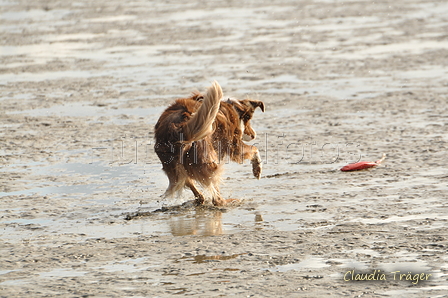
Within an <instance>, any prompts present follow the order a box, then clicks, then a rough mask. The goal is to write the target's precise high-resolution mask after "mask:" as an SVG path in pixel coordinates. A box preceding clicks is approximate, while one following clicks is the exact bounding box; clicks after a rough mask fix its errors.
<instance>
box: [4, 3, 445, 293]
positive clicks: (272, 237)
mask: <svg viewBox="0 0 448 298" xmlns="http://www.w3.org/2000/svg"><path fill="white" fill-rule="evenodd" d="M175 2H176V1H175ZM178 2H179V1H178ZM278 2H279V3H274V2H272V3H255V2H254V3H249V2H247V3H246V2H244V3H243V2H241V3H237V2H235V3H233V2H232V3H230V2H229V3H226V4H224V3H223V4H222V5H221V4H219V5H220V6H217V5H218V4H216V3H208V4H204V5H205V6H197V5H196V4H194V3H182V1H180V2H179V3H170V4H166V3H159V2H157V3H152V2H151V1H149V2H148V1H133V2H129V3H119V5H118V4H117V5H115V4H116V3H115V2H114V1H112V2H110V3H106V2H101V1H100V2H95V3H83V1H80V2H76V3H72V4H67V3H68V2H67V3H64V2H61V3H58V4H57V8H54V7H51V5H53V3H43V2H39V1H38V2H36V3H33V5H31V6H29V7H25V6H24V5H23V4H20V3H16V2H13V1H2V0H0V9H1V12H0V18H1V19H2V21H3V23H4V24H3V23H2V29H3V30H4V36H5V39H4V42H3V43H2V45H0V60H1V63H2V66H1V72H0V85H1V91H0V93H1V94H0V104H1V105H2V109H1V111H0V121H1V126H2V128H3V130H2V131H1V132H0V134H1V136H0V141H1V142H2V144H1V145H2V147H1V148H0V155H1V156H0V163H1V164H2V166H1V168H0V172H1V174H2V177H1V178H2V180H0V182H1V184H0V186H1V187H2V188H1V191H2V192H1V193H0V200H1V202H2V204H1V206H0V213H1V217H0V224H1V238H2V240H3V241H4V242H5V245H9V246H8V247H9V248H8V250H5V253H4V254H3V256H4V257H3V258H2V259H0V261H1V262H3V263H2V264H3V265H4V266H5V268H6V269H5V270H3V269H2V270H1V271H0V285H1V286H2V287H4V288H5V289H11V290H10V292H8V293H18V292H17V290H20V289H23V291H22V292H21V294H23V295H29V293H32V292H33V291H32V290H33V289H34V288H35V287H37V286H41V285H40V283H42V284H47V283H50V284H51V283H52V282H53V284H52V285H50V286H49V288H47V289H43V288H39V290H41V289H42V290H41V292H42V293H44V294H43V295H46V296H51V295H52V294H54V292H52V291H56V289H60V288H61V286H62V285H65V284H67V285H69V286H70V287H71V285H72V284H71V281H76V282H77V284H78V286H79V285H84V286H85V287H86V289H87V288H89V286H90V288H89V291H91V292H90V293H95V294H97V295H100V296H101V295H103V296H104V295H106V296H107V294H105V293H110V292H107V291H108V290H110V289H106V290H103V291H102V292H101V291H100V290H99V292H95V291H96V290H98V289H97V288H100V287H101V286H102V285H104V287H107V288H109V287H110V288H111V289H114V290H115V291H116V293H119V294H117V295H120V296H128V295H129V292H126V291H128V290H129V291H132V294H133V295H134V294H135V295H136V296H138V295H139V294H140V295H141V296H145V297H147V296H156V295H158V296H163V295H166V294H170V295H171V294H189V295H198V296H201V295H202V296H213V295H216V294H221V295H224V296H231V295H234V296H242V295H243V294H244V295H245V296H247V294H253V295H258V296H263V295H265V296H272V297H278V296H279V295H280V296H281V295H285V296H287V295H290V296H297V294H298V293H299V292H298V284H300V288H301V289H300V291H305V290H306V291H310V292H308V293H307V292H304V293H303V294H304V295H307V296H310V297H311V296H322V294H327V295H330V292H328V291H330V290H329V289H331V295H335V296H336V295H341V296H347V295H352V296H355V295H358V296H362V295H369V293H370V294H372V295H377V294H378V295H386V296H394V295H401V296H405V295H407V294H411V295H415V297H417V296H418V295H419V294H421V293H422V292H423V293H428V296H429V295H431V294H433V293H434V292H436V291H439V292H437V293H442V292H443V291H444V290H446V287H445V286H444V284H443V282H444V281H445V279H446V272H447V268H446V266H444V265H440V264H444V263H446V262H444V261H446V257H445V256H444V255H443V252H444V248H446V240H445V238H446V233H445V232H444V231H445V230H444V227H446V224H447V222H448V216H447V215H446V203H445V200H444V199H445V193H446V191H447V190H448V188H447V186H446V183H445V182H446V177H447V174H448V172H447V170H446V167H445V166H444V165H445V159H446V156H445V155H446V154H445V153H446V147H447V146H446V142H447V141H448V139H447V137H446V124H447V118H446V117H445V116H444V115H446V114H447V108H446V102H447V101H446V99H447V98H446V94H445V93H446V92H445V89H446V84H447V82H448V81H447V76H448V71H447V70H446V68H445V67H444V66H445V64H444V63H445V62H444V61H445V60H446V59H445V58H446V53H445V50H446V48H447V47H448V44H447V42H446V41H445V40H444V36H445V35H446V32H445V31H444V28H445V27H446V12H448V4H447V3H442V2H437V3H436V2H434V3H426V2H424V1H414V2H412V3H410V2H409V3H403V5H400V7H399V8H398V7H395V6H394V5H395V4H393V3H392V2H391V3H386V2H382V3H376V2H372V1H361V0H360V1H351V2H346V3H344V4H343V5H342V2H335V1H329V0H321V1H317V0H316V1H303V3H300V5H298V4H297V3H293V2H287V1H278ZM97 3H100V4H101V5H100V4H97ZM54 5H56V3H54ZM55 7H56V6H55ZM214 79H216V80H218V81H219V82H220V84H221V85H222V86H223V89H224V92H225V96H235V97H239V98H245V97H246V96H250V97H252V98H257V99H260V100H263V101H264V102H265V103H266V107H267V109H266V113H264V114H262V113H260V112H259V111H258V112H257V113H256V114H255V117H254V119H253V121H252V124H253V126H254V128H255V130H256V131H257V133H258V138H257V139H256V140H255V141H254V142H251V144H254V145H256V146H257V147H258V148H259V149H260V153H261V156H262V159H263V162H264V169H263V175H262V179H261V180H256V179H254V178H253V177H252V174H251V166H250V164H249V163H248V162H246V163H244V164H234V163H229V164H226V165H225V172H224V174H223V184H222V189H221V190H222V194H223V196H224V197H225V198H238V199H240V200H241V204H239V205H236V206H229V207H226V208H221V209H217V208H213V207H211V206H209V207H206V208H193V207H191V206H189V205H188V204H184V203H185V202H188V201H190V200H192V199H193V196H192V194H191V193H190V192H189V191H185V192H184V193H183V195H182V196H180V197H178V198H171V199H162V198H161V195H162V194H163V192H164V191H165V188H166V186H167V185H168V180H167V178H166V177H165V175H164V174H163V172H162V170H161V165H160V163H159V161H158V159H157V157H156V156H155V154H154V152H153V151H152V146H153V142H154V141H153V136H152V131H153V125H154V124H155V123H156V121H157V119H158V117H159V115H160V113H161V112H162V111H163V109H164V108H165V107H166V106H167V105H168V104H169V103H170V102H171V101H172V100H174V99H175V98H177V97H181V96H187V95H188V94H189V93H190V92H192V91H194V90H196V89H199V90H204V88H205V87H206V86H207V85H208V83H209V82H210V81H212V80H214ZM382 153H387V154H388V157H387V159H386V161H385V163H384V164H383V165H382V166H380V167H377V168H375V169H372V170H369V171H361V172H354V173H342V172H340V171H339V169H340V168H341V167H342V166H343V165H345V164H347V163H352V162H356V161H359V160H366V161H374V160H377V159H378V158H379V157H380V156H381V154H382ZM3 165H5V166H3ZM173 206H181V207H180V208H174V209H169V208H166V209H163V210H167V211H166V212H160V210H161V208H163V207H173ZM157 210H159V211H157ZM156 211H157V212H156ZM135 212H142V214H143V213H145V214H147V216H141V217H136V218H133V219H132V220H126V216H127V215H128V214H133V213H135ZM71 248H72V250H70V249H71ZM88 250H90V252H91V254H90V255H89V256H86V255H83V254H85V253H86V251H88ZM31 257H32V258H31ZM29 260H32V261H30V262H28V261H29ZM34 260H38V261H39V262H37V261H36V262H35V263H34ZM15 264H17V265H15ZM350 269H355V270H359V271H369V270H372V269H378V270H384V271H388V272H389V271H394V270H403V271H406V270H407V271H412V272H417V271H425V272H431V273H432V274H434V279H432V280H431V281H430V282H429V283H425V284H424V285H419V286H418V287H412V288H410V287H408V286H409V283H403V284H398V285H397V284H394V283H390V284H386V285H384V284H383V285H373V284H368V285H367V286H366V285H365V284H359V283H358V284H355V283H351V284H350V283H349V284H347V283H343V282H340V281H342V277H341V276H342V275H341V274H343V273H344V272H346V271H347V270H350ZM125 275H126V276H125ZM123 276H124V277H123ZM246 279H248V280H250V282H246ZM79 280H81V281H80V282H78V281H79ZM204 280H206V281H213V282H211V283H205V282H204ZM242 280H244V282H242ZM317 280H320V281H322V283H318V282H317ZM83 282H84V283H83ZM250 284H252V285H255V286H254V287H253V288H245V289H244V290H242V289H243V288H244V287H250ZM283 284H285V285H287V287H281V286H279V285H283ZM302 284H303V285H302ZM92 285H93V286H92ZM144 285H146V286H148V285H149V287H150V288H151V290H156V289H157V291H158V292H157V293H156V294H155V292H149V291H148V292H142V293H139V292H137V291H141V290H142V289H145V286H144ZM305 285H306V286H305ZM329 285H331V287H329ZM257 286H258V289H261V290H259V291H258V292H256V291H255V292H254V288H257ZM307 287H308V288H307ZM377 287H378V289H377ZM75 288H76V287H75ZM305 288H307V289H305ZM317 288H319V289H320V291H321V292H318V291H317V290H316V291H314V292H313V290H314V289H317ZM48 289H51V290H50V291H46V290H48ZM78 290H79V289H78ZM244 291H245V292H244ZM272 291H274V292H272ZM275 291H276V292H275ZM369 291H370V292H369ZM431 291H434V292H431ZM8 293H7V294H8ZM71 293H73V292H71ZM90 293H89V294H90ZM273 293H274V294H273ZM7 294H6V295H7ZM81 294H82V293H81V291H80V292H79V295H81ZM269 294H271V295H269Z"/></svg>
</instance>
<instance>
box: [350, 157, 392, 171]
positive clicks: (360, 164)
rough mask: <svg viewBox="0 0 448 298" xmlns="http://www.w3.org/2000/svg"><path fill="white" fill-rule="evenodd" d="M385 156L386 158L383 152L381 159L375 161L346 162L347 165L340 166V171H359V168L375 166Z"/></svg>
mask: <svg viewBox="0 0 448 298" xmlns="http://www.w3.org/2000/svg"><path fill="white" fill-rule="evenodd" d="M385 158H386V154H384V153H383V157H381V159H378V160H377V161H375V162H371V161H360V162H357V163H351V164H348V165H346V166H344V167H342V169H341V171H343V172H348V171H359V170H364V169H368V168H373V167H376V166H377V165H379V164H381V163H382V162H383V160H384V159H385Z"/></svg>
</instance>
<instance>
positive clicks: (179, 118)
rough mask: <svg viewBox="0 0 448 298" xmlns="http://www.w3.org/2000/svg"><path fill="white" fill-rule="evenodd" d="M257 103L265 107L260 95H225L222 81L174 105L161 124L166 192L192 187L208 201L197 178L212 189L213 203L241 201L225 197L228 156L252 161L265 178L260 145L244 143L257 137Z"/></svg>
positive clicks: (158, 147)
mask: <svg viewBox="0 0 448 298" xmlns="http://www.w3.org/2000/svg"><path fill="white" fill-rule="evenodd" d="M256 108H260V109H261V111H263V112H264V111H265V107H264V103H263V102H262V101H259V100H251V99H245V100H237V99H230V98H229V99H227V100H223V93H222V89H221V86H220V85H219V84H218V82H216V81H215V82H214V83H213V84H212V85H211V86H210V87H209V88H208V89H207V92H206V93H205V94H204V95H203V94H201V93H199V92H194V93H193V94H192V95H191V96H190V97H188V98H181V99H177V100H176V101H175V102H174V103H173V104H172V105H170V106H169V107H168V108H167V109H166V110H165V111H164V112H163V113H162V115H161V116H160V118H159V121H158V122H157V124H156V126H155V145H154V150H155V152H156V153H157V156H158V157H159V159H160V161H161V162H162V166H163V171H164V172H165V174H166V175H167V176H168V179H169V186H168V188H167V190H166V192H165V194H164V196H171V195H173V194H175V193H178V192H181V191H182V190H183V189H184V188H189V189H191V191H192V192H193V194H194V196H195V203H196V205H202V204H204V202H205V197H204V195H203V194H202V193H201V192H200V191H199V190H198V189H197V187H196V182H197V183H199V184H200V185H201V186H202V187H204V188H205V189H207V190H209V192H210V193H211V196H212V203H213V205H215V206H224V205H226V204H228V203H230V202H232V201H235V199H227V200H226V199H223V198H222V197H221V194H220V192H219V184H220V182H221V173H222V165H223V163H224V160H225V158H226V157H227V158H230V160H232V161H234V162H238V163H242V162H243V160H245V159H248V160H250V161H251V163H252V172H253V174H254V176H255V177H256V178H257V179H260V176H261V168H262V164H261V158H260V153H259V151H258V149H257V148H256V147H255V146H249V145H247V144H245V143H244V142H243V140H244V141H250V140H253V139H255V137H256V133H255V131H254V130H253V129H252V127H251V125H250V120H251V119H252V116H253V114H254V111H255V109H256Z"/></svg>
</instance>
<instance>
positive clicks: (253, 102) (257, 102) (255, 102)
mask: <svg viewBox="0 0 448 298" xmlns="http://www.w3.org/2000/svg"><path fill="white" fill-rule="evenodd" d="M249 102H250V104H251V105H252V106H253V107H254V109H256V108H260V109H261V111H262V112H263V113H264V103H263V102H262V101H261V100H251V101H249Z"/></svg>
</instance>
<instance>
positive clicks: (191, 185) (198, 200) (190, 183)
mask: <svg viewBox="0 0 448 298" xmlns="http://www.w3.org/2000/svg"><path fill="white" fill-rule="evenodd" d="M185 185H186V186H187V187H189V188H190V189H191V191H192V192H193V194H194V196H195V198H196V200H195V204H196V205H198V206H199V205H202V204H204V202H205V197H204V195H203V194H202V193H201V192H200V191H199V190H198V189H197V188H196V185H195V184H194V182H193V181H192V180H190V179H188V180H187V181H186V184H185Z"/></svg>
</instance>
